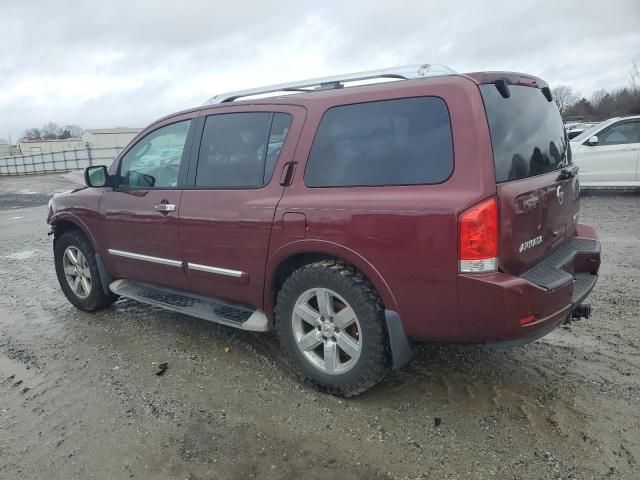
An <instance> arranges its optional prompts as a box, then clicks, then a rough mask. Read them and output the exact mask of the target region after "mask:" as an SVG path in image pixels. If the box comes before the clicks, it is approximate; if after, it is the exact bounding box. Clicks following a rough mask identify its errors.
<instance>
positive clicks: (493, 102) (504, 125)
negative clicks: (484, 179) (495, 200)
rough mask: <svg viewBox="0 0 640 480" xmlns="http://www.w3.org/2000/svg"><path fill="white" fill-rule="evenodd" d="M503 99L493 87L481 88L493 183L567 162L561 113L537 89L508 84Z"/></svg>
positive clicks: (558, 166) (546, 170) (548, 169)
mask: <svg viewBox="0 0 640 480" xmlns="http://www.w3.org/2000/svg"><path fill="white" fill-rule="evenodd" d="M509 90H510V92H511V96H510V97H509V98H504V97H502V95H500V92H498V89H497V88H496V87H495V85H493V84H490V85H481V86H480V91H481V92H482V98H483V99H484V105H485V109H486V111H487V118H488V120H489V130H490V131H491V143H492V144H493V160H494V162H495V167H496V181H497V182H498V183H500V182H508V181H511V180H519V179H521V178H527V177H533V176H535V175H540V174H543V173H547V172H551V171H553V170H556V169H558V168H561V167H563V166H565V165H566V164H567V163H569V161H570V158H568V156H569V155H570V152H569V151H568V142H567V140H566V137H565V132H564V126H563V124H562V119H561V118H560V113H559V112H558V108H557V107H556V105H555V103H554V102H549V101H547V99H546V98H545V96H544V95H543V94H542V91H541V90H539V89H537V88H532V87H525V86H520V85H510V86H509Z"/></svg>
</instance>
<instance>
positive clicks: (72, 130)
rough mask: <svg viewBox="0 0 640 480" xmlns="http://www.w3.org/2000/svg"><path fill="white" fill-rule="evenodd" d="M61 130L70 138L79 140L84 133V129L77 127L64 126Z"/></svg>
mask: <svg viewBox="0 0 640 480" xmlns="http://www.w3.org/2000/svg"><path fill="white" fill-rule="evenodd" d="M63 129H64V130H66V131H68V132H69V137H70V138H80V137H81V136H82V134H83V133H84V128H82V127H79V126H78V125H65V126H64V127H63Z"/></svg>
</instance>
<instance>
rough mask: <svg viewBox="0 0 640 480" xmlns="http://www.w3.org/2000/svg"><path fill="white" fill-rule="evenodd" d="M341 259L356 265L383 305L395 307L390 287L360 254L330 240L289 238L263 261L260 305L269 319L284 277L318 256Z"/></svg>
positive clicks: (313, 261)
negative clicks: (262, 285) (262, 291)
mask: <svg viewBox="0 0 640 480" xmlns="http://www.w3.org/2000/svg"><path fill="white" fill-rule="evenodd" d="M325 259H334V260H341V261H343V262H345V263H348V264H349V265H352V266H353V267H355V268H356V269H358V270H359V271H360V272H362V274H363V275H364V276H365V277H366V278H367V280H369V281H370V282H371V284H372V285H373V286H374V288H375V289H376V291H377V292H378V294H379V295H380V298H381V299H382V301H383V303H384V305H385V308H387V309H392V310H397V304H396V299H395V297H394V295H393V292H392V291H391V288H390V287H389V285H388V284H387V282H386V281H385V280H384V278H383V277H382V275H381V274H380V272H378V270H377V269H376V268H375V267H374V266H373V265H372V264H371V262H369V261H368V260H367V259H366V258H364V257H363V256H362V255H360V254H358V253H357V252H354V251H353V250H351V249H349V248H347V247H345V246H342V245H338V244H335V243H332V242H327V241H320V240H301V241H296V242H292V243H290V244H287V245H285V246H283V247H280V248H279V249H278V250H276V251H275V252H273V254H271V256H270V257H269V260H268V261H267V269H266V277H265V278H266V282H265V291H264V299H263V301H264V307H265V312H266V313H267V316H268V317H269V320H270V321H271V322H273V320H274V316H273V309H274V306H275V301H276V297H277V295H278V291H279V290H280V288H281V287H282V284H283V283H284V281H285V280H286V278H287V277H288V276H289V275H290V274H291V273H293V271H295V270H297V269H298V268H300V267H303V266H304V265H309V264H311V263H315V262H317V261H320V260H325Z"/></svg>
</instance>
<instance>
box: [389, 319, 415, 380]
mask: <svg viewBox="0 0 640 480" xmlns="http://www.w3.org/2000/svg"><path fill="white" fill-rule="evenodd" d="M384 318H385V319H386V321H387V332H388V333H389V346H390V347H391V360H392V367H393V369H394V370H398V369H399V368H402V367H403V366H405V365H406V364H407V363H408V362H409V360H411V359H412V358H413V348H411V343H409V339H408V338H407V337H406V335H405V334H404V328H403V327H402V322H401V321H400V316H399V315H398V313H397V312H394V311H393V310H385V311H384Z"/></svg>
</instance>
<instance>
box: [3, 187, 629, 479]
mask: <svg viewBox="0 0 640 480" xmlns="http://www.w3.org/2000/svg"><path fill="white" fill-rule="evenodd" d="M69 188H70V184H69V183H68V181H66V180H64V179H62V178H61V177H59V176H55V175H49V176H39V177H26V178H10V177H0V222H1V225H2V229H1V230H0V288H1V289H2V296H1V297H0V478H2V479H5V478H6V479H42V478H47V479H87V478H98V479H106V478H109V479H121V478H122V479H127V478H135V479H158V478H171V479H173V478H176V479H190V480H195V479H227V478H230V479H247V478H261V479H285V478H286V479H289V478H291V479H294V478H303V477H304V478H306V479H325V478H327V479H340V480H342V479H359V478H366V479H414V478H420V479H425V478H429V479H442V478H474V479H479V478H500V479H505V478H507V479H539V478H564V479H568V478H584V479H591V478H629V479H637V478H640V465H639V464H638V462H640V369H639V367H640V325H639V324H638V318H639V314H640V293H639V291H638V288H639V286H640V253H639V252H640V218H639V216H640V195H612V196H602V195H599V196H591V197H589V196H585V197H583V200H582V221H583V222H584V223H589V224H593V225H595V226H596V227H597V228H598V231H599V233H600V235H601V240H602V244H603V262H602V269H601V273H602V275H601V278H600V281H599V283H598V285H597V287H596V290H595V291H594V293H593V294H592V296H591V297H590V301H591V303H592V305H593V308H594V314H593V316H592V318H591V319H590V320H588V321H582V322H576V323H573V324H572V325H571V326H570V327H567V328H560V329H558V330H556V331H555V332H553V333H552V334H550V335H549V336H547V337H546V338H545V339H543V340H541V341H538V342H536V343H534V344H531V345H528V346H526V347H522V348H518V349H515V350H510V351H494V350H491V349H488V348H485V347H475V346H438V345H422V346H420V347H419V349H418V352H417V354H416V358H415V359H414V361H413V362H412V363H411V364H410V365H409V366H407V367H405V368H404V369H403V370H401V371H400V372H396V373H393V374H392V375H390V376H389V378H388V379H387V380H386V381H385V382H383V383H382V384H380V385H378V386H377V387H376V388H374V389H373V390H372V391H370V392H368V393H367V394H365V395H362V396H360V397H357V398H355V399H352V400H342V399H338V398H334V397H331V396H327V395H322V394H319V393H316V392H315V391H313V390H310V389H308V388H307V387H305V386H303V385H301V384H299V383H298V381H297V380H296V379H295V378H293V377H292V376H291V375H290V373H289V372H288V370H287V369H286V367H284V366H283V364H282V363H281V362H280V359H279V353H278V345H277V341H276V339H275V337H274V335H272V334H252V333H247V332H241V331H236V330H233V329H231V328H227V327H222V326H218V325H215V324H212V323H208V322H205V321H201V320H198V319H192V318H189V317H185V316H181V315H177V314H174V313H170V312H165V311H162V310H159V309H155V308H152V307H147V306H144V305H141V304H139V303H136V302H134V301H129V300H120V301H119V302H117V303H116V304H115V305H114V306H113V307H112V308H110V309H108V310H105V311H103V312H100V313H97V314H85V313H81V312H79V311H77V310H75V309H74V308H73V307H72V306H71V305H70V304H69V303H67V301H66V299H65V298H64V296H63V294H62V292H61V291H60V289H59V287H58V284H57V280H56V277H55V273H54V269H53V259H52V245H51V244H52V241H51V238H50V237H48V236H47V231H48V229H47V225H46V224H45V215H46V202H47V201H48V198H49V196H50V194H51V193H53V192H57V191H64V190H67V189H69ZM162 362H168V363H169V368H168V370H167V371H166V373H165V374H164V375H163V376H156V375H155V373H156V371H157V365H158V364H159V363H162Z"/></svg>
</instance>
